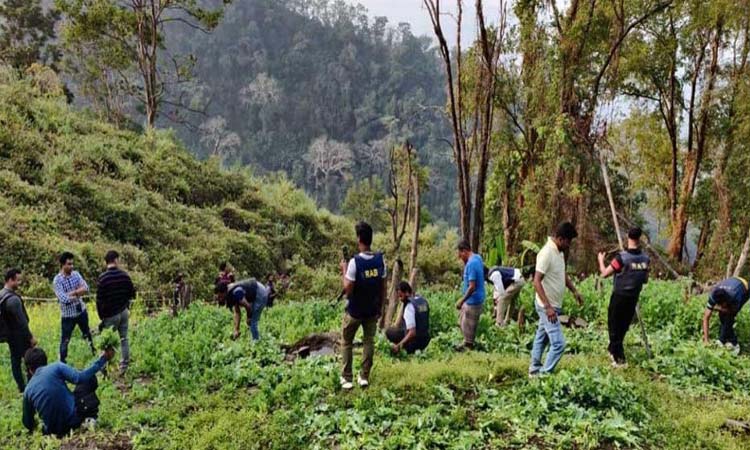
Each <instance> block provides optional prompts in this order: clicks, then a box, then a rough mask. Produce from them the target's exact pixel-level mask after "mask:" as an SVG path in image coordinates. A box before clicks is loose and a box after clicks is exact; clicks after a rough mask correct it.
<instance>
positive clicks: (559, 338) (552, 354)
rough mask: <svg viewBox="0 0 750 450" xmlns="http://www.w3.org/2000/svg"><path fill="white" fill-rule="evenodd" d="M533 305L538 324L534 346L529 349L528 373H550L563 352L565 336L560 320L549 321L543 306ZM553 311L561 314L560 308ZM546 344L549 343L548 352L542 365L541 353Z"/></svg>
mask: <svg viewBox="0 0 750 450" xmlns="http://www.w3.org/2000/svg"><path fill="white" fill-rule="evenodd" d="M535 306H536V312H537V314H539V326H538V327H537V329H536V336H535V337H534V347H533V348H532V350H531V365H530V366H529V373H550V372H552V371H553V370H555V366H557V363H559V362H560V358H562V355H563V353H564V352H565V337H564V336H563V332H562V325H560V320H559V319H558V320H557V321H556V322H555V323H552V322H550V321H549V319H548V318H547V313H546V312H545V311H544V308H540V307H539V305H535ZM555 312H556V313H557V315H558V316H559V315H560V314H562V310H561V309H558V308H555ZM547 345H549V352H548V353H547V359H546V360H545V361H544V365H542V354H543V353H544V349H545V348H546V347H547Z"/></svg>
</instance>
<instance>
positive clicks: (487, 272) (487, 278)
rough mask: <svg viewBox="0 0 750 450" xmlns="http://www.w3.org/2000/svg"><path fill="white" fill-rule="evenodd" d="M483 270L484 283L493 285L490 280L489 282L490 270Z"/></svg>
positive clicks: (487, 268) (486, 268)
mask: <svg viewBox="0 0 750 450" xmlns="http://www.w3.org/2000/svg"><path fill="white" fill-rule="evenodd" d="M483 270H484V281H485V282H487V283H490V284H492V285H494V284H495V283H493V282H492V280H490V268H489V267H487V266H484V268H483Z"/></svg>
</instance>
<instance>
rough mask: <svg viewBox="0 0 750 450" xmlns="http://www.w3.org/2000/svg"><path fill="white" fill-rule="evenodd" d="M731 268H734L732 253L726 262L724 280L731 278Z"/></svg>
mask: <svg viewBox="0 0 750 450" xmlns="http://www.w3.org/2000/svg"><path fill="white" fill-rule="evenodd" d="M732 266H734V253H730V254H729V260H728V261H727V271H726V275H725V276H724V278H730V277H731V276H732Z"/></svg>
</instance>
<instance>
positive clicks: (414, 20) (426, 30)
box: [349, 0, 500, 46]
mask: <svg viewBox="0 0 750 450" xmlns="http://www.w3.org/2000/svg"><path fill="white" fill-rule="evenodd" d="M349 1H350V2H351V3H359V4H361V5H363V6H365V7H366V8H367V9H368V10H369V11H370V16H371V17H375V16H385V17H387V18H388V22H390V23H391V25H396V24H398V23H399V22H409V23H410V24H411V26H412V30H413V32H414V34H416V35H428V36H433V31H432V23H431V22H430V17H429V15H428V13H427V10H426V9H425V7H424V5H423V2H422V0H349ZM484 3H485V5H484V9H485V20H487V21H489V22H491V23H495V22H497V17H498V8H499V5H500V0H485V1H484ZM441 8H442V9H445V10H446V11H450V12H453V11H455V10H456V2H455V0H443V1H442V6H441ZM473 11H474V1H473V0H465V1H464V20H463V25H462V27H463V30H462V36H461V41H462V46H468V45H470V44H471V42H472V41H473V38H474V36H475V34H476V20H475V17H474V13H473ZM455 28H456V27H455V25H454V22H453V20H452V19H451V18H450V17H447V16H446V17H445V18H444V21H443V29H444V31H445V33H446V38H447V39H448V42H454V41H455V39H456V38H455Z"/></svg>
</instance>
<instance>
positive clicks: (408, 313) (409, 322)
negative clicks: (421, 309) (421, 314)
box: [404, 303, 417, 330]
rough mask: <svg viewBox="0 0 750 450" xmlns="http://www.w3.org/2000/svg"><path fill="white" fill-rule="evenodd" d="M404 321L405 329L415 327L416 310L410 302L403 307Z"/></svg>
mask: <svg viewBox="0 0 750 450" xmlns="http://www.w3.org/2000/svg"><path fill="white" fill-rule="evenodd" d="M404 322H405V323H406V329H407V330H413V329H414V328H417V312H416V311H415V310H414V305H412V304H411V303H407V304H406V308H404Z"/></svg>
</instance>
